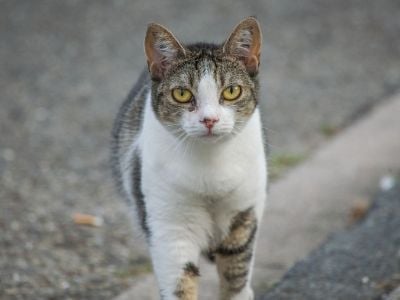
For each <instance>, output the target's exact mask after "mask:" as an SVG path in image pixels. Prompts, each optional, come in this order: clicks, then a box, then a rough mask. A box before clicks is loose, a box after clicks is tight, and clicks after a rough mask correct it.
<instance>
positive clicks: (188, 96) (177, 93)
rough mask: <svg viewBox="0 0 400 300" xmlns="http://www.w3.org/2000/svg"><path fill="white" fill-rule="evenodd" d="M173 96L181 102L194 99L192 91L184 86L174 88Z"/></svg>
mask: <svg viewBox="0 0 400 300" xmlns="http://www.w3.org/2000/svg"><path fill="white" fill-rule="evenodd" d="M172 97H173V98H174V99H175V101H177V102H180V103H187V102H189V101H190V100H192V97H193V95H192V93H191V92H190V91H189V90H187V89H183V88H176V89H173V90H172Z"/></svg>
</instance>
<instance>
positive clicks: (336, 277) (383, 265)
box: [260, 179, 400, 300]
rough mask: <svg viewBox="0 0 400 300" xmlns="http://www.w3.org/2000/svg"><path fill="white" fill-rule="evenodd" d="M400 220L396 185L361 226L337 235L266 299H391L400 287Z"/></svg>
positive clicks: (297, 266) (399, 185) (382, 195)
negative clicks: (399, 286) (395, 290)
mask: <svg viewBox="0 0 400 300" xmlns="http://www.w3.org/2000/svg"><path fill="white" fill-rule="evenodd" d="M394 181H395V180H394V179H393V184H394ZM399 215H400V183H399V182H397V183H396V184H395V185H393V186H391V187H387V188H385V190H382V191H381V192H380V193H379V195H378V197H376V200H375V201H374V203H373V206H372V208H371V210H370V211H369V212H368V215H367V217H366V218H365V219H364V220H363V221H362V222H360V223H358V224H357V225H356V226H353V227H352V228H351V229H348V230H345V231H342V232H338V233H335V234H333V235H332V236H331V238H329V240H328V241H327V242H325V243H324V245H323V246H321V247H319V248H318V249H317V250H315V251H312V253H311V254H310V255H309V256H308V257H307V258H306V259H304V260H301V261H300V262H297V263H296V264H295V266H294V267H293V268H291V269H290V270H289V271H288V272H287V273H286V274H285V276H284V277H283V279H282V281H280V282H279V284H278V285H276V286H275V287H274V288H273V289H271V290H270V291H268V292H267V293H266V294H265V295H264V297H263V298H262V299H263V300H297V299H307V300H320V299H324V300H337V299H343V300H346V299H349V300H350V299H351V300H367V299H387V298H388V297H389V294H391V292H392V291H393V290H394V289H395V288H396V287H397V286H398V285H399V284H400V277H399V276H400V252H399V251H400V231H399V230H398V229H399V228H400V218H398V216H399ZM390 297H392V299H396V298H395V297H397V296H396V292H393V294H391V296H390ZM260 299H261V298H260Z"/></svg>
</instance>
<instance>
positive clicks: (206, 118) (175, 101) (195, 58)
mask: <svg viewBox="0 0 400 300" xmlns="http://www.w3.org/2000/svg"><path fill="white" fill-rule="evenodd" d="M260 46H261V33H260V29H259V26H258V23H257V21H256V20H255V19H254V18H248V19H245V20H244V21H242V22H241V23H239V25H238V26H237V27H236V28H235V30H234V31H233V33H232V34H231V36H230V37H229V38H228V40H227V41H226V42H225V44H224V45H222V46H215V45H209V44H195V45H191V46H188V47H183V46H182V45H181V44H180V43H179V42H178V41H177V40H176V39H175V38H174V37H173V35H172V34H171V33H170V32H169V31H167V30H166V29H165V28H163V27H161V26H160V25H157V24H151V25H150V26H149V29H148V32H147V36H146V42H145V49H146V54H147V58H148V64H149V70H150V72H151V75H152V78H153V87H152V101H153V103H152V104H153V109H154V112H155V114H156V116H157V118H158V120H159V121H160V122H161V123H162V124H163V125H164V126H165V127H166V128H167V129H168V130H169V131H170V132H172V133H173V134H175V135H176V136H178V137H179V136H180V137H183V136H189V137H192V138H196V139H201V140H204V141H218V140H223V139H225V138H229V137H231V136H233V135H234V134H236V133H238V132H239V131H240V129H241V128H243V126H244V125H245V124H246V122H247V120H248V119H249V118H250V117H251V115H252V113H253V111H254V109H255V108H256V106H257V92H258V83H257V78H256V74H257V71H258V64H259V55H260Z"/></svg>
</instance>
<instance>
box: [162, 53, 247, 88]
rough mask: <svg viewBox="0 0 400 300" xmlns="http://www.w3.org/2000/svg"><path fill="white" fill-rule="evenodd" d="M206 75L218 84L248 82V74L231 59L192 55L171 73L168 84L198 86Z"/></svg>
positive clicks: (171, 85)
mask: <svg viewBox="0 0 400 300" xmlns="http://www.w3.org/2000/svg"><path fill="white" fill-rule="evenodd" d="M204 77H207V78H210V77H212V78H213V79H214V80H215V82H216V85H217V86H225V85H229V84H248V80H247V78H246V77H248V76H246V74H244V72H243V71H242V70H240V69H238V68H237V67H235V66H232V64H231V63H230V62H229V61H225V60H223V59H217V58H215V57H208V56H206V57H192V58H191V59H189V60H186V61H183V62H182V63H181V64H179V65H178V67H177V68H176V69H175V70H174V71H173V72H172V73H171V74H170V77H169V78H168V79H169V80H168V85H169V86H170V87H193V88H197V87H198V84H199V83H200V81H201V80H202V79H203V78H204Z"/></svg>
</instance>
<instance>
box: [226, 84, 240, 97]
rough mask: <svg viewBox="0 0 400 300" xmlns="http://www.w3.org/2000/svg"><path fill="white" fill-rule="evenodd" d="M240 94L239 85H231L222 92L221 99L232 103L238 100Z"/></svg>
mask: <svg viewBox="0 0 400 300" xmlns="http://www.w3.org/2000/svg"><path fill="white" fill-rule="evenodd" d="M241 93H242V88H241V86H240V85H231V86H229V87H227V88H226V89H224V90H223V92H222V97H224V99H225V100H228V101H232V100H236V99H237V98H239V96H240V95H241Z"/></svg>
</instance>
